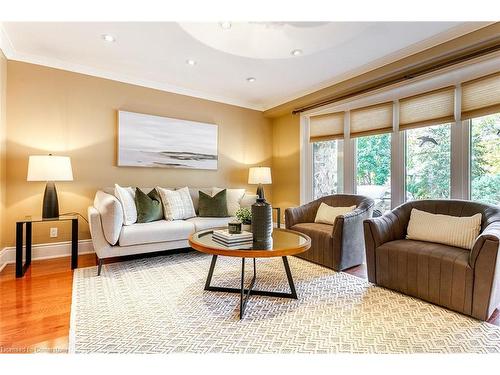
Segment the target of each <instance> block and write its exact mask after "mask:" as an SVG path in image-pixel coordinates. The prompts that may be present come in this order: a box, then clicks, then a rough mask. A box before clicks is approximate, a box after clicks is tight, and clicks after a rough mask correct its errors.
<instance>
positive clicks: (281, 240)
mask: <svg viewBox="0 0 500 375" xmlns="http://www.w3.org/2000/svg"><path fill="white" fill-rule="evenodd" d="M223 229H224V228H223ZM212 234H213V229H210V230H204V231H200V232H196V233H193V234H192V235H191V236H189V244H190V246H191V247H192V248H193V249H195V250H198V251H201V252H202V253H207V254H212V263H211V264H210V269H209V271H208V276H207V281H206V283H205V290H210V291H214V292H226V293H239V294H240V319H242V318H243V315H244V314H245V306H246V304H247V301H248V298H249V297H250V294H253V295H258V296H268V297H282V298H294V299H297V292H296V291H295V285H294V283H293V278H292V273H291V271H290V265H289V264H288V259H287V256H289V255H295V254H300V253H303V252H304V251H306V250H309V248H310V247H311V239H310V238H309V237H308V236H306V235H305V234H302V233H299V232H295V231H291V230H287V229H274V230H273V235H272V237H273V241H272V245H271V246H270V247H269V249H253V248H252V249H242V250H235V249H232V248H231V249H229V248H227V247H225V246H224V245H220V244H218V243H216V242H215V241H213V240H212ZM219 255H221V256H228V257H238V258H241V284H240V288H226V287H220V286H212V285H211V282H212V276H213V274H214V269H215V264H216V263H217V257H218V256H219ZM271 257H281V258H282V259H283V265H284V266H285V272H286V276H287V279H288V285H289V286H290V293H284V292H273V291H267V290H254V289H253V286H254V285H255V279H256V277H257V271H256V264H255V259H256V258H271ZM246 258H253V278H252V281H251V282H250V285H249V286H248V288H245V285H244V279H245V259H246Z"/></svg>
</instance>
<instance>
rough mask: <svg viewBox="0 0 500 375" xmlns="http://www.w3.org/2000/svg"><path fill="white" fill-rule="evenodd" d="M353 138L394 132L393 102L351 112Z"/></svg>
mask: <svg viewBox="0 0 500 375" xmlns="http://www.w3.org/2000/svg"><path fill="white" fill-rule="evenodd" d="M350 115H351V121H350V130H351V137H352V138H355V137H362V136H366V135H373V134H381V133H389V132H392V102H389V103H382V104H376V105H372V106H369V107H363V108H358V109H354V110H352V111H351V114H350Z"/></svg>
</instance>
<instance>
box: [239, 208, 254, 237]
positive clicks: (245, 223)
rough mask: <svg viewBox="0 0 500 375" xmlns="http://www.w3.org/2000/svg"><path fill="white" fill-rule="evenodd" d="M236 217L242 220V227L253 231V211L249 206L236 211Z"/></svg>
mask: <svg viewBox="0 0 500 375" xmlns="http://www.w3.org/2000/svg"><path fill="white" fill-rule="evenodd" d="M236 217H237V218H238V220H239V221H241V224H242V226H241V229H242V230H245V231H247V232H251V231H252V211H250V210H249V209H248V208H239V209H238V211H236Z"/></svg>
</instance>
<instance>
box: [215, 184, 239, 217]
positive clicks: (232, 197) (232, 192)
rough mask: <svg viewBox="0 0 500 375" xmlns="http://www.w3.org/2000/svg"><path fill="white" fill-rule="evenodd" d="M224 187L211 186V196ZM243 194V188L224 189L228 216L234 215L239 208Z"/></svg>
mask: <svg viewBox="0 0 500 375" xmlns="http://www.w3.org/2000/svg"><path fill="white" fill-rule="evenodd" d="M222 190H224V189H221V188H218V187H214V188H212V194H211V195H212V197H213V196H214V195H215V194H217V193H218V192H220V191H222ZM244 195H245V189H226V200H227V213H228V215H229V216H234V215H236V211H238V209H239V208H240V202H241V199H242V198H243V196H244Z"/></svg>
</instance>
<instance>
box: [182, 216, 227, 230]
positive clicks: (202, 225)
mask: <svg viewBox="0 0 500 375" xmlns="http://www.w3.org/2000/svg"><path fill="white" fill-rule="evenodd" d="M231 220H234V217H193V218H191V219H187V220H186V221H189V222H190V223H192V224H194V227H195V230H196V231H197V232H198V231H200V230H205V229H212V228H220V227H227V224H228V223H229V222H230V221H231Z"/></svg>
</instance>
